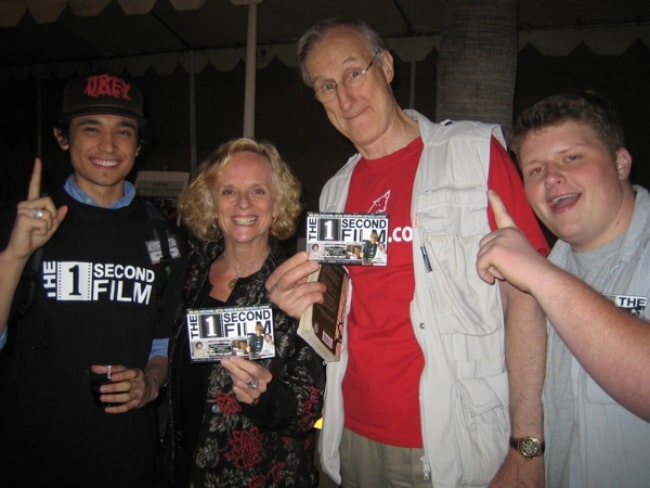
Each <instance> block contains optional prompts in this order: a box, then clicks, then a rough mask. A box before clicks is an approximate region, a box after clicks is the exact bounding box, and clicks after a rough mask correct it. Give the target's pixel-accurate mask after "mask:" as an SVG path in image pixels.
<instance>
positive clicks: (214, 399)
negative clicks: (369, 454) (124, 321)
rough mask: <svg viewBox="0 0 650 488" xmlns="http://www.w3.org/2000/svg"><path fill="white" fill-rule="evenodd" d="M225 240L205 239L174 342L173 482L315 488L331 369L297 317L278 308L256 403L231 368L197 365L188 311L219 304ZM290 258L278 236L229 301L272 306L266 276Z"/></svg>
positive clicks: (194, 259) (193, 262) (193, 260)
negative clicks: (213, 275) (245, 396)
mask: <svg viewBox="0 0 650 488" xmlns="http://www.w3.org/2000/svg"><path fill="white" fill-rule="evenodd" d="M222 251H223V247H222V243H221V242H218V243H215V242H210V243H200V244H198V245H197V246H196V247H195V249H194V251H193V253H192V254H191V255H190V264H189V268H188V269H189V271H188V276H187V282H186V286H185V290H184V293H183V297H182V303H181V305H180V307H179V311H178V317H177V320H176V323H175V328H174V332H173V334H172V339H171V343H170V379H169V387H170V390H169V402H170V403H169V408H170V409H169V432H170V433H169V434H168V438H167V443H168V446H167V452H168V453H169V455H170V458H169V459H167V461H166V465H167V468H169V470H170V471H171V473H170V480H171V485H172V486H174V487H179V488H180V487H182V488H187V487H190V486H191V487H194V488H211V487H215V488H216V487H250V488H253V487H265V488H266V487H269V488H271V487H288V486H295V487H310V486H316V485H317V484H318V474H317V471H316V469H315V467H314V464H313V457H314V431H313V424H314V421H315V420H316V419H317V418H318V417H319V416H320V413H321V408H322V402H323V390H324V386H325V370H324V366H323V363H322V360H321V359H320V358H319V356H318V355H317V354H316V353H314V351H313V350H312V349H311V348H310V347H309V346H308V345H307V344H306V343H305V342H304V341H303V340H302V339H300V338H299V337H298V336H297V334H296V330H297V322H296V320H295V319H293V318H291V317H289V316H287V315H286V314H285V313H284V312H282V311H281V310H279V309H277V308H275V307H274V308H273V319H274V334H275V357H274V358H272V359H264V360H261V361H260V364H261V365H263V366H264V367H266V368H268V369H269V370H270V371H271V373H272V374H273V380H272V381H271V383H269V385H268V389H267V391H266V392H265V393H264V394H263V395H262V396H261V397H260V400H259V402H258V403H257V404H256V405H247V404H243V403H240V402H239V401H238V400H237V398H236V396H235V394H234V393H233V391H232V381H231V379H230V376H229V375H228V372H227V371H226V370H225V369H224V368H223V367H221V366H220V365H219V364H218V363H217V364H191V363H190V361H189V347H188V344H187V333H186V330H185V322H184V310H186V309H187V308H194V307H214V306H215V305H216V302H215V301H214V300H213V299H211V298H210V297H209V296H208V294H209V291H210V283H209V281H208V272H209V268H210V264H211V263H212V262H213V261H214V259H216V258H217V257H218V256H219V255H220V254H221V252H222ZM284 259H285V255H284V252H283V251H282V249H281V247H280V246H279V245H278V244H277V242H271V253H270V254H269V257H268V258H267V260H266V262H265V263H264V265H263V266H262V269H261V270H260V271H258V272H257V273H255V274H254V275H252V276H250V277H248V278H245V279H240V280H238V282H237V284H236V285H235V288H234V289H233V292H232V294H231V296H230V298H229V299H228V301H227V303H225V304H222V305H224V306H251V305H253V306H255V305H262V304H269V303H270V302H269V299H268V296H267V292H266V289H265V287H264V282H265V280H266V278H267V277H268V276H269V275H270V274H271V272H272V271H273V270H274V269H275V268H276V267H277V266H278V265H279V264H280V263H281V262H282V261H283V260H284Z"/></svg>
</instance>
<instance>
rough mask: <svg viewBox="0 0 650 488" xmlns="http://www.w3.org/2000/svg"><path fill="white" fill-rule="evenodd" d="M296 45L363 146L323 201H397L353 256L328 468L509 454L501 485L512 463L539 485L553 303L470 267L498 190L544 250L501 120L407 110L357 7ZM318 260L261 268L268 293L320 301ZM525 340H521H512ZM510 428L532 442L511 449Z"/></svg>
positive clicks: (443, 470) (315, 83) (443, 463)
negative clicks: (432, 116)
mask: <svg viewBox="0 0 650 488" xmlns="http://www.w3.org/2000/svg"><path fill="white" fill-rule="evenodd" d="M298 59H299V63H300V67H301V71H302V77H303V79H304V81H305V83H306V84H307V85H308V86H311V87H312V88H313V89H314V92H315V96H316V99H317V100H318V101H319V102H321V103H322V104H323V107H324V109H325V113H326V114H327V117H328V118H329V120H330V122H331V123H332V124H333V125H334V127H336V129H337V130H338V131H339V132H341V134H343V135H344V136H346V137H347V138H348V139H349V140H350V141H351V142H352V143H353V144H354V146H355V148H356V149H357V151H358V154H356V155H355V156H353V157H352V158H351V159H350V160H349V161H348V163H347V164H346V165H345V166H343V168H341V169H340V170H339V172H338V173H337V174H336V175H335V176H334V177H333V178H332V179H331V180H330V181H329V182H328V183H327V184H326V186H325V188H324V189H323V192H322V194H321V198H320V210H321V211H322V212H347V213H387V214H389V215H390V225H391V229H390V231H389V236H390V239H389V241H390V252H389V253H388V264H387V266H385V267H374V266H371V267H365V266H349V272H350V276H351V284H352V286H351V291H350V302H349V303H350V310H349V313H348V314H347V317H346V319H345V326H344V332H343V335H344V337H343V344H342V354H341V360H340V361H339V362H331V363H328V370H327V392H326V395H325V412H324V423H323V431H322V434H321V439H320V442H321V445H320V451H321V463H322V466H323V468H324V470H325V472H326V473H327V474H328V475H329V476H330V477H331V478H332V479H333V480H334V481H336V482H339V483H340V482H341V481H342V482H343V486H345V487H346V488H354V487H380V486H381V487H385V486H391V487H392V486H414V487H431V486H432V485H433V486H436V487H438V486H444V487H465V486H472V487H477V486H487V485H488V484H489V483H490V482H491V480H492V479H493V478H494V477H495V475H496V473H497V471H498V470H499V467H500V466H502V468H501V470H500V471H499V474H498V476H497V478H496V480H495V483H494V486H497V485H500V486H513V483H514V482H515V478H516V477H517V476H524V477H525V481H526V482H530V483H533V484H538V485H540V486H541V485H542V484H543V461H542V458H541V457H540V456H539V454H541V452H542V448H541V445H542V440H541V439H542V437H543V436H542V434H543V431H542V407H541V400H540V398H541V391H542V384H543V377H544V354H545V330H544V321H543V315H542V314H541V313H540V311H539V309H538V308H537V306H536V303H535V302H534V300H533V299H532V298H531V297H530V296H528V295H526V294H524V293H522V292H520V291H518V290H517V289H516V288H514V287H512V286H510V285H509V284H507V283H500V284H499V285H498V286H490V285H487V284H486V283H484V282H482V281H481V279H480V278H479V276H478V274H477V273H476V270H475V266H474V264H475V261H476V255H477V252H478V249H479V247H478V246H479V241H480V238H481V237H482V236H484V235H485V234H487V233H489V232H490V230H491V229H494V228H496V227H495V224H494V218H493V216H492V215H491V213H490V211H489V209H488V201H487V191H488V189H494V190H496V191H497V192H498V193H499V194H501V193H502V192H503V193H504V194H505V195H506V197H505V201H506V207H507V208H508V209H509V211H511V212H513V213H514V215H515V217H514V220H515V221H516V222H517V225H518V226H519V227H520V228H521V229H523V231H524V232H525V233H526V235H527V236H528V238H529V239H530V240H531V241H532V242H533V243H534V245H535V247H536V248H537V249H538V250H539V251H540V252H542V253H545V252H548V246H547V243H546V241H545V239H544V237H543V234H542V232H541V230H540V228H539V226H538V224H537V222H536V220H535V217H534V215H533V214H532V211H531V210H530V207H529V206H528V204H527V202H526V199H525V196H524V193H523V189H522V185H521V181H520V178H519V176H518V174H517V171H516V169H515V166H514V165H513V164H512V162H511V160H510V158H509V157H508V154H507V152H506V150H505V148H504V145H505V143H504V139H503V136H502V133H501V130H500V129H499V127H498V126H496V125H492V124H483V123H477V122H450V121H448V122H444V123H442V124H434V123H432V122H431V121H429V120H428V119H426V118H425V117H424V116H423V115H422V114H420V113H418V112H415V111H412V110H406V111H404V110H402V109H401V108H400V106H399V105H398V103H397V101H396V100H395V98H394V96H393V93H392V90H391V87H390V83H391V82H392V80H393V77H394V69H393V57H392V55H391V53H390V52H389V50H388V49H387V47H386V46H385V44H384V42H383V41H382V39H381V38H380V37H379V36H378V34H377V33H376V32H375V31H374V30H372V29H371V28H370V27H369V26H368V25H367V24H365V23H364V22H362V21H358V20H328V21H324V22H321V23H319V24H317V25H315V26H313V27H312V28H310V29H309V30H308V31H307V32H306V33H305V34H304V35H303V36H302V38H301V39H300V41H299V43H298ZM317 267H318V263H315V262H313V261H309V260H308V256H307V253H298V254H297V255H296V256H294V257H293V258H292V259H290V260H288V261H287V262H285V263H284V264H283V265H282V266H280V267H279V268H278V269H277V271H276V272H275V273H274V274H273V275H271V276H270V278H269V280H268V281H267V287H268V289H269V291H270V297H271V299H272V300H273V302H275V303H277V304H278V305H280V306H281V307H282V308H283V309H284V310H285V311H287V312H288V313H290V314H291V315H294V316H296V317H297V316H299V315H300V314H301V313H302V312H303V311H304V310H305V309H306V308H307V307H308V306H309V305H310V304H312V303H316V302H321V301H322V300H323V292H324V287H323V285H321V284H319V283H307V282H306V277H307V275H308V274H309V273H311V272H312V271H314V270H315V269H317ZM522 338H524V339H522ZM521 340H525V341H526V345H527V349H526V350H523V349H520V348H517V349H513V348H512V345H513V344H516V343H517V342H518V341H521ZM506 353H508V361H507V368H506ZM508 380H509V381H510V383H508ZM509 385H510V386H509ZM509 389H510V395H509ZM510 415H511V416H510ZM510 419H511V420H512V425H511V423H510ZM510 435H512V436H513V438H514V440H515V444H518V441H519V440H520V439H526V443H525V445H530V444H531V442H532V443H533V444H535V443H536V445H538V446H539V449H538V451H537V452H531V451H526V452H525V453H523V452H517V451H516V450H514V449H512V450H509V448H508V445H509V440H508V437H509V436H510ZM531 439H534V441H533V440H531ZM504 460H505V463H504Z"/></svg>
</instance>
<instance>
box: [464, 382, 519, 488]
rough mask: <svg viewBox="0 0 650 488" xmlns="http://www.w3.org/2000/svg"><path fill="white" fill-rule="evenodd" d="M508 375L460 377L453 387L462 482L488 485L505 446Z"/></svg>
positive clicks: (507, 426) (498, 464) (506, 443)
mask: <svg viewBox="0 0 650 488" xmlns="http://www.w3.org/2000/svg"><path fill="white" fill-rule="evenodd" d="M507 392H508V378H507V374H506V373H500V374H495V375H491V376H486V377H483V378H465V379H461V380H459V381H458V382H457V383H456V385H454V387H453V390H452V402H453V404H452V417H453V420H452V421H453V423H454V432H455V433H456V449H457V452H458V454H459V459H460V464H461V472H462V484H463V485H468V486H478V485H487V484H488V483H489V482H490V481H491V480H492V477H493V476H494V474H495V472H496V470H497V469H498V467H499V466H500V465H501V463H502V462H503V459H504V458H505V456H506V451H507V449H508V441H507V439H508V433H509V431H510V428H509V420H508V394H507Z"/></svg>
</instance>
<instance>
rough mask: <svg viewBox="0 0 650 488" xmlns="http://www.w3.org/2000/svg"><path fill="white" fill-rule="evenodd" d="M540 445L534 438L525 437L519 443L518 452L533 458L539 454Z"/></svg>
mask: <svg viewBox="0 0 650 488" xmlns="http://www.w3.org/2000/svg"><path fill="white" fill-rule="evenodd" d="M540 448H541V443H540V441H539V439H536V438H534V437H526V438H524V439H521V440H520V441H519V452H521V453H522V454H523V455H524V456H526V457H535V456H537V455H538V454H539V451H540Z"/></svg>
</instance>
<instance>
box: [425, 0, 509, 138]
mask: <svg viewBox="0 0 650 488" xmlns="http://www.w3.org/2000/svg"><path fill="white" fill-rule="evenodd" d="M442 20H443V22H442V28H441V40H440V53H439V57H438V87H437V91H436V93H437V99H436V119H437V120H442V119H455V120H462V119H472V120H482V121H489V122H496V123H499V124H501V125H502V126H504V127H510V125H511V123H512V114H513V99H514V90H515V81H516V74H517V0H490V1H485V0H445V12H444V15H443V19H442Z"/></svg>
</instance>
